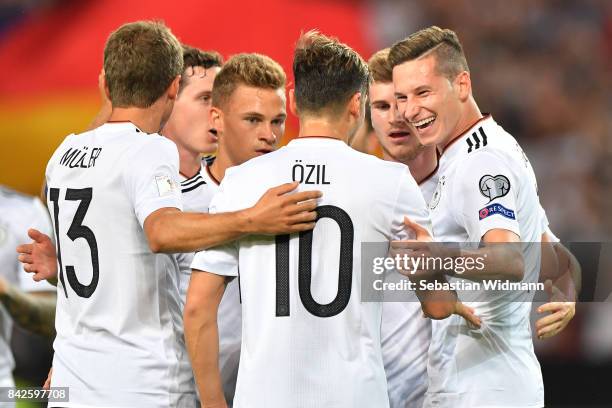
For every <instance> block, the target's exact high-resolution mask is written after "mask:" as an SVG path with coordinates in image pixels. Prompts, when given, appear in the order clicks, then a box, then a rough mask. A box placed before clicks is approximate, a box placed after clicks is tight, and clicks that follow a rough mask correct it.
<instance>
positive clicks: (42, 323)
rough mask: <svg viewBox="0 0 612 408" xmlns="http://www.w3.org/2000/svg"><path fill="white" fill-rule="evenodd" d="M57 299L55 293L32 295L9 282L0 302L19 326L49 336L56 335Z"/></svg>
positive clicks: (0, 295)
mask: <svg viewBox="0 0 612 408" xmlns="http://www.w3.org/2000/svg"><path fill="white" fill-rule="evenodd" d="M56 300H57V298H56V296H55V294H47V295H32V294H28V293H24V292H22V291H21V290H19V289H17V288H16V287H14V286H12V285H10V284H9V283H7V284H6V288H5V290H4V292H3V293H2V294H0V302H2V304H3V305H4V307H5V308H6V310H7V311H8V313H9V314H10V315H11V317H12V318H13V320H14V321H15V322H16V323H17V324H18V325H19V326H21V327H22V328H24V329H26V330H28V331H31V332H32V333H36V334H40V335H43V336H47V337H53V336H55V304H56Z"/></svg>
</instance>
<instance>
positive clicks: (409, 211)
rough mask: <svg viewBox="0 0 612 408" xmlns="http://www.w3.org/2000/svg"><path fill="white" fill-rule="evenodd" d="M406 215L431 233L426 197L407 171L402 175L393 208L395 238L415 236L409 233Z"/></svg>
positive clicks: (393, 237)
mask: <svg viewBox="0 0 612 408" xmlns="http://www.w3.org/2000/svg"><path fill="white" fill-rule="evenodd" d="M404 217H408V218H410V220H412V222H415V223H417V224H419V225H420V226H422V227H423V228H425V229H427V231H428V232H429V234H430V235H431V230H432V229H431V219H430V217H429V209H428V208H427V204H425V199H424V198H423V194H422V193H421V189H420V188H419V186H418V185H417V184H416V182H415V181H414V179H413V178H412V176H411V175H410V173H409V172H408V171H406V172H405V173H404V174H403V175H402V176H401V177H400V183H399V186H398V194H397V198H396V202H395V208H394V210H393V218H392V220H391V235H392V239H394V240H406V239H413V238H414V236H410V235H408V231H407V230H406V226H405V225H404Z"/></svg>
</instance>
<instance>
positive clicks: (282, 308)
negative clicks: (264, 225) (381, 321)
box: [276, 205, 354, 317]
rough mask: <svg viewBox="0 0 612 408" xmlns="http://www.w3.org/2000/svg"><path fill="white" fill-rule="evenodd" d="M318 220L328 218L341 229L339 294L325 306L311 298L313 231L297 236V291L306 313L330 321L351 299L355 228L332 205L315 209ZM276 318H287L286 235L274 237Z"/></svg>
mask: <svg viewBox="0 0 612 408" xmlns="http://www.w3.org/2000/svg"><path fill="white" fill-rule="evenodd" d="M321 218H331V219H332V220H334V221H336V223H338V226H339V227H340V268H339V269H340V270H339V272H338V293H337V294H336V298H335V299H334V300H333V301H332V302H331V303H327V304H320V303H317V301H316V300H314V298H313V297H312V292H311V290H310V286H311V282H312V233H313V232H312V231H306V232H300V242H299V260H298V288H299V293H300V299H301V301H302V304H303V305H304V307H305V308H306V310H308V311H309V312H310V313H311V314H313V315H315V316H318V317H332V316H335V315H337V314H339V313H340V312H342V311H343V310H344V309H345V308H346V306H347V305H348V302H349V299H350V298H351V287H352V280H353V235H354V228H353V222H352V221H351V217H350V216H349V215H348V214H347V213H346V211H344V210H343V209H341V208H339V207H336V206H333V205H323V206H320V207H317V219H316V221H319V220H320V219H321ZM276 316H289V235H278V236H277V237H276Z"/></svg>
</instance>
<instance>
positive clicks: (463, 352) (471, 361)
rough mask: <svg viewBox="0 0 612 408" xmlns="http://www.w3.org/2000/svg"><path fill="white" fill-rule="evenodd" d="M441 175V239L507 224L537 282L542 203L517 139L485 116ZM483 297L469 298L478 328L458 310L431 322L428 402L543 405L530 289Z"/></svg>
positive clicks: (461, 238)
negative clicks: (478, 324)
mask: <svg viewBox="0 0 612 408" xmlns="http://www.w3.org/2000/svg"><path fill="white" fill-rule="evenodd" d="M437 177H438V188H437V192H438V194H437V198H436V196H435V194H434V198H435V200H434V198H432V201H431V202H430V210H431V216H432V222H433V231H434V236H435V237H436V240H437V241H442V242H464V243H477V242H480V240H481V238H482V236H483V235H484V234H485V233H486V232H487V231H489V230H491V229H497V228H499V229H506V230H510V231H512V232H514V233H516V234H517V235H519V236H520V240H521V242H522V243H524V244H523V247H522V249H523V258H524V262H525V275H524V278H523V282H537V281H538V278H539V270H540V255H541V252H540V247H539V245H538V244H539V241H540V237H541V233H542V214H541V207H540V205H539V201H538V196H537V186H536V181H535V175H534V173H533V170H532V168H531V165H530V163H529V161H528V160H527V157H526V156H525V155H524V153H523V151H522V149H521V148H520V146H519V145H518V143H517V142H516V141H515V139H514V138H513V137H512V136H511V135H509V134H508V133H506V132H505V131H504V130H503V129H502V128H501V127H500V126H499V125H498V124H497V123H496V122H495V121H494V120H493V119H492V118H491V117H490V116H487V117H485V118H483V119H482V120H481V121H479V122H477V123H476V124H475V125H474V126H473V127H471V128H470V129H469V130H468V131H467V132H465V134H464V135H462V136H460V137H459V138H457V139H456V140H455V141H454V142H453V143H452V144H451V145H450V146H448V147H447V149H446V151H445V152H444V153H443V154H442V156H441V158H440V161H439V169H438V174H437ZM451 279H458V278H451ZM481 295H482V296H480V295H479V297H477V298H476V299H473V298H472V299H471V300H482V301H479V302H466V301H464V303H466V304H467V305H468V306H471V307H473V308H474V309H475V311H476V315H478V316H480V317H481V318H482V322H483V324H482V327H481V328H480V329H478V330H475V329H472V328H470V327H468V326H467V324H466V322H465V321H464V320H463V319H462V318H461V317H459V316H456V315H453V316H451V317H449V318H448V319H445V320H441V321H433V322H432V326H433V334H432V341H431V346H430V349H429V365H428V374H429V387H428V391H427V397H426V401H425V406H426V407H453V408H455V407H541V406H543V405H544V393H543V383H542V374H541V370H540V365H539V363H538V361H537V359H536V356H535V354H534V351H533V343H532V340H531V338H532V336H531V328H530V324H529V312H530V309H531V299H532V297H533V294H531V295H529V294H527V295H525V294H524V293H523V294H521V293H519V292H503V293H502V294H500V295H496V296H495V297H493V295H492V294H490V293H489V294H487V296H485V295H484V293H482V294H481ZM460 298H461V294H460ZM462 300H463V299H462Z"/></svg>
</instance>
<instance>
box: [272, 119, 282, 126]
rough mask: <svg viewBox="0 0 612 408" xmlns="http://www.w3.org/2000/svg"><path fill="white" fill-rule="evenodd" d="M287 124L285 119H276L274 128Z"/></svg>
mask: <svg viewBox="0 0 612 408" xmlns="http://www.w3.org/2000/svg"><path fill="white" fill-rule="evenodd" d="M284 123H285V119H274V120H273V121H272V124H273V125H274V126H282V125H283V124H284Z"/></svg>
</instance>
